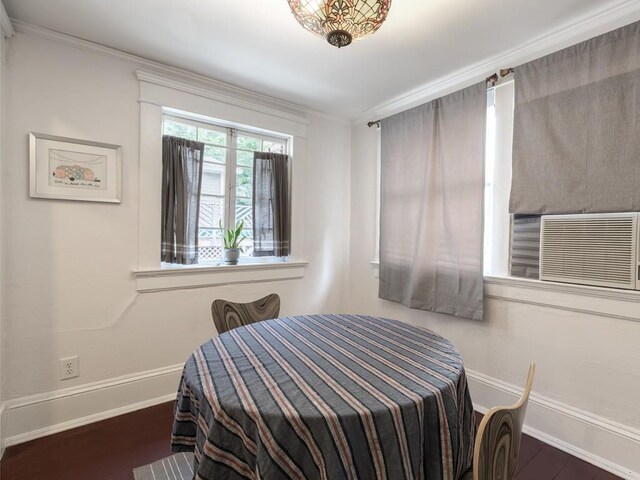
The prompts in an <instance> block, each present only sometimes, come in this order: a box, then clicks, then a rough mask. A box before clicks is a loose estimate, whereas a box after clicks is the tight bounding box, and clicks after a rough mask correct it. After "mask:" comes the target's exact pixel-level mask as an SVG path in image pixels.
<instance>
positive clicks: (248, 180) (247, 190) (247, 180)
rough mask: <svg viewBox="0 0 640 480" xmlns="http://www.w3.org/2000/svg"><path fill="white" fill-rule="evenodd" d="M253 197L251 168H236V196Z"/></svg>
mask: <svg viewBox="0 0 640 480" xmlns="http://www.w3.org/2000/svg"><path fill="white" fill-rule="evenodd" d="M252 195H253V168H248V167H238V168H237V170H236V196H238V197H251V196H252Z"/></svg>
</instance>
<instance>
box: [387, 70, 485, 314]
mask: <svg viewBox="0 0 640 480" xmlns="http://www.w3.org/2000/svg"><path fill="white" fill-rule="evenodd" d="M486 103H487V87H486V84H485V82H482V83H480V84H477V85H474V86H473V87H469V88H466V89H464V90H461V91H459V92H455V93H453V94H451V95H448V96H446V97H442V98H439V99H436V100H433V101H432V102H429V103H427V104H425V105H421V106H419V107H416V108H413V109H411V110H407V111H405V112H402V113H399V114H397V115H394V116H392V117H389V118H386V119H384V120H382V122H381V128H382V139H381V167H382V170H381V183H380V192H381V195H380V275H379V277H380V284H379V296H380V298H383V299H386V300H391V301H394V302H399V303H403V304H404V305H407V306H409V307H410V308H418V309H421V310H429V311H434V312H440V313H448V314H450V315H455V316H459V317H467V318H473V319H476V320H481V319H482V318H483V278H482V250H483V248H482V247H483V245H482V243H483V234H482V230H483V211H484V152H485V123H486V115H487V105H486Z"/></svg>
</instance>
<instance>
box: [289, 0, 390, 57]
mask: <svg viewBox="0 0 640 480" xmlns="http://www.w3.org/2000/svg"><path fill="white" fill-rule="evenodd" d="M288 2H289V7H291V12H292V13H293V16H294V17H296V20H298V22H300V25H302V26H303V27H304V28H305V29H307V30H309V31H310V32H313V33H315V34H317V35H320V36H321V37H324V38H326V39H327V41H328V42H329V43H330V44H331V45H333V46H335V47H338V48H340V47H346V46H347V45H349V44H350V43H351V41H352V40H355V39H357V38H361V37H364V36H367V35H371V34H372V33H373V32H375V31H376V30H378V28H380V25H382V22H384V20H385V19H386V18H387V13H389V7H390V6H391V0H288Z"/></svg>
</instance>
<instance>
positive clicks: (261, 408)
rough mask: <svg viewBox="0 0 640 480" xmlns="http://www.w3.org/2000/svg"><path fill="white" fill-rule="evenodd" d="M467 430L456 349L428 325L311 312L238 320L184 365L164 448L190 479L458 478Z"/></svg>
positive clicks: (467, 458)
mask: <svg viewBox="0 0 640 480" xmlns="http://www.w3.org/2000/svg"><path fill="white" fill-rule="evenodd" d="M474 433H475V428H474V421H473V408H472V404H471V399H470V397H469V391H468V388H467V381H466V377H465V372H464V367H463V365H462V359H461V358H460V354H459V353H458V351H457V350H456V349H455V347H453V346H452V345H451V344H450V343H449V342H448V341H447V340H445V339H444V338H442V337H440V336H438V335H436V334H435V333H433V332H430V331H428V330H423V329H419V328H414V327H411V326H409V325H407V324H404V323H401V322H398V321H395V320H387V319H382V318H376V317H368V316H356V315H310V316H299V317H287V318H278V319H274V320H269V321H266V322H260V323H257V324H253V325H250V326H246V327H241V328H237V329H235V330H231V331H230V332H227V333H224V334H222V335H219V336H218V337H215V338H213V339H212V340H210V341H209V342H207V343H205V344H204V345H202V346H201V347H200V348H198V349H197V350H196V351H195V352H194V354H193V355H192V356H191V357H190V358H189V360H188V361H187V363H186V364H185V367H184V371H183V374H182V379H181V381H180V387H179V390H178V398H177V401H176V408H175V422H174V426H173V436H172V448H173V450H174V451H176V452H179V451H194V452H195V458H196V460H195V462H196V465H195V472H196V473H195V478H196V479H202V480H220V479H236V478H251V479H269V480H271V479H285V478H294V479H323V480H336V479H389V480H399V479H404V478H419V479H441V478H442V479H447V480H449V479H456V478H458V476H459V475H460V474H461V473H462V472H464V470H466V469H467V468H468V467H469V466H470V465H471V459H472V456H473V438H474Z"/></svg>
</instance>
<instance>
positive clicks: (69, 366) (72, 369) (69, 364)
mask: <svg viewBox="0 0 640 480" xmlns="http://www.w3.org/2000/svg"><path fill="white" fill-rule="evenodd" d="M79 375H80V364H79V361H78V356H77V355H76V356H75V357H67V358H61V359H60V380H68V379H70V378H75V377H78V376H79Z"/></svg>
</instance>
